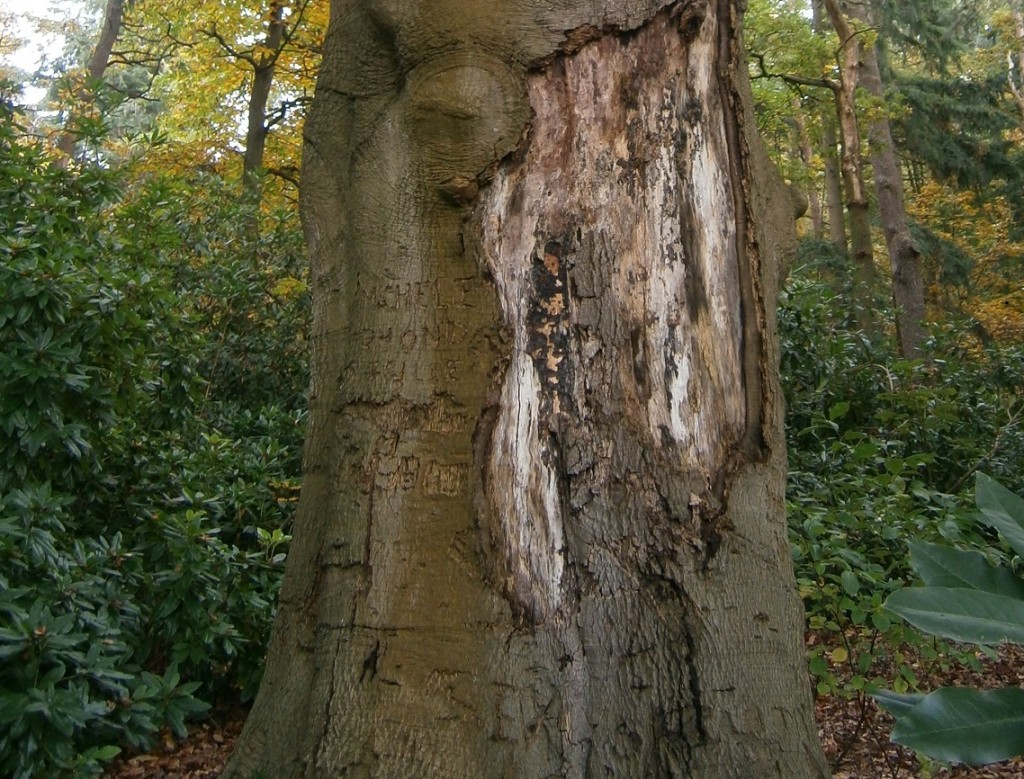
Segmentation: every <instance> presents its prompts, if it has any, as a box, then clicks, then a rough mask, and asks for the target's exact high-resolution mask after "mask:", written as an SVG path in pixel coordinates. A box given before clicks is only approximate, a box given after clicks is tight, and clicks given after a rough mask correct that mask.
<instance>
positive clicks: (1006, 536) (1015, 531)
mask: <svg viewBox="0 0 1024 779" xmlns="http://www.w3.org/2000/svg"><path fill="white" fill-rule="evenodd" d="M975 485H976V487H975V493H974V500H975V501H976V502H977V504H978V509H979V510H980V511H981V520H982V522H984V523H985V524H986V525H989V526H991V527H994V528H995V529H996V530H998V531H999V535H1001V536H1002V537H1003V540H1004V541H1006V543H1008V544H1009V545H1010V546H1011V547H1012V548H1013V551H1015V552H1016V553H1017V554H1019V555H1020V556H1021V557H1024V499H1022V498H1020V497H1018V496H1017V495H1014V494H1013V493H1012V492H1010V491H1009V490H1008V489H1006V487H1004V486H1003V485H1002V484H1000V483H999V482H997V481H996V480H995V479H993V478H992V477H991V476H986V475H985V474H983V473H979V474H978V475H977V477H976V481H975Z"/></svg>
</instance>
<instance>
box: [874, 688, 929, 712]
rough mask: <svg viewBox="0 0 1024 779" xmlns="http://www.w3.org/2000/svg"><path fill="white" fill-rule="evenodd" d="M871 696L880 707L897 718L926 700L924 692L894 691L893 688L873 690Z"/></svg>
mask: <svg viewBox="0 0 1024 779" xmlns="http://www.w3.org/2000/svg"><path fill="white" fill-rule="evenodd" d="M871 697H872V698H874V699H875V703H877V704H878V705H879V707H880V708H882V709H885V710H886V711H887V712H889V713H890V714H892V716H894V717H895V718H896V719H899V718H900V717H902V716H903V715H904V714H907V713H908V712H910V710H911V709H913V708H914V707H915V706H917V704H919V703H920V702H921V701H923V700H924V693H923V692H903V693H900V692H894V691H892V690H872V691H871Z"/></svg>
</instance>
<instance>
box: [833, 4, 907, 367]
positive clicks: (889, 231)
mask: <svg viewBox="0 0 1024 779" xmlns="http://www.w3.org/2000/svg"><path fill="white" fill-rule="evenodd" d="M849 13H850V16H851V18H853V19H856V20H858V21H860V22H862V23H863V24H864V25H869V24H870V20H869V19H868V14H867V9H866V7H865V6H863V5H859V4H856V3H851V4H850V11H849ZM860 84H861V86H863V87H864V89H865V90H866V91H867V92H868V94H870V95H871V96H872V97H874V98H875V99H876V100H878V101H879V103H884V101H885V85H884V84H883V83H882V75H881V71H880V69H879V65H878V48H877V45H876V46H865V47H861V68H860ZM868 144H869V148H870V150H871V167H872V169H873V171H874V179H875V197H876V198H877V199H878V215H879V219H880V221H881V223H882V232H883V233H884V235H885V245H886V248H887V249H888V251H889V263H890V267H891V268H892V299H893V304H894V305H895V307H896V333H897V335H898V337H899V342H900V352H901V353H902V355H903V356H904V357H905V358H907V359H908V360H912V359H916V358H919V357H921V356H922V352H921V345H922V344H923V342H924V336H925V331H924V321H925V305H924V279H923V278H922V277H921V256H920V253H919V252H918V250H917V246H916V245H915V243H914V239H913V238H912V237H911V235H910V229H909V227H908V226H907V209H906V205H905V202H904V198H903V175H902V172H901V169H900V161H899V158H898V157H897V156H896V144H895V143H894V142H893V140H892V131H891V130H890V127H889V119H888V117H886V115H885V112H884V111H881V110H879V111H875V112H873V115H872V117H871V118H870V119H869V120H868Z"/></svg>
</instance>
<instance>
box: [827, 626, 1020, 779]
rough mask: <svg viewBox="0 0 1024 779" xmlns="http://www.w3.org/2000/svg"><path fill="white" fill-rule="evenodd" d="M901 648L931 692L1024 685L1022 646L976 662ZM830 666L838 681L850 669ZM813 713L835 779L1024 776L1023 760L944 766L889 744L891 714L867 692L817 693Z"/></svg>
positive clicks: (979, 657) (980, 655) (1008, 647)
mask: <svg viewBox="0 0 1024 779" xmlns="http://www.w3.org/2000/svg"><path fill="white" fill-rule="evenodd" d="M818 638H819V637H818V636H816V635H814V634H810V635H809V636H808V644H809V645H814V644H817V643H819V641H818ZM903 649H904V652H905V654H906V655H907V657H906V661H905V662H906V664H907V665H909V666H910V667H911V668H913V669H914V672H915V673H916V675H917V678H918V680H919V682H920V685H921V689H927V690H932V689H937V688H939V687H943V686H948V685H963V686H971V687H978V688H983V689H990V688H1000V687H1009V686H1019V685H1022V684H1024V648H1022V647H1019V646H1015V645H1010V644H1008V645H1005V646H1003V647H1000V648H999V649H998V651H995V652H993V655H992V656H988V655H986V654H983V653H981V652H979V653H978V654H977V660H978V663H977V664H976V665H975V664H973V663H972V664H969V665H968V664H959V663H946V662H941V661H939V660H929V659H926V658H924V657H922V656H920V655H919V654H918V653H917V651H916V648H915V647H913V646H909V647H904V648H903ZM972 666H973V667H972ZM832 670H833V672H834V673H835V675H836V676H837V677H839V678H840V679H843V678H845V677H846V676H849V675H850V674H851V673H852V671H850V670H849V665H848V664H845V663H844V664H837V665H835V666H834V668H833V669H832ZM883 672H884V670H883ZM893 675H895V674H893ZM843 686H844V685H842V684H840V685H839V687H843ZM815 717H816V718H817V721H818V735H819V737H820V738H821V742H822V745H823V747H824V749H825V754H826V756H827V757H828V760H829V763H830V765H831V766H832V770H833V776H834V777H837V779H912V778H916V777H950V778H952V777H955V778H956V779H961V778H964V779H966V777H972V778H973V779H989V778H990V777H1020V776H1024V759H1017V760H1010V761H1005V762H1002V763H994V764H992V765H988V766H981V767H979V766H962V765H959V766H944V765H941V764H939V763H936V762H934V761H931V760H929V759H928V758H925V757H922V756H919V755H917V754H915V753H914V751H913V750H910V749H907V748H905V747H902V746H900V745H899V744H894V743H892V742H890V741H889V734H890V733H891V732H892V727H893V718H892V717H891V716H889V715H888V714H886V713H885V712H884V711H882V710H880V709H879V708H878V706H876V705H875V702H874V701H873V700H872V699H871V697H870V696H869V695H866V694H858V695H854V696H852V697H847V696H844V695H842V694H831V695H822V696H818V697H817V699H816V701H815Z"/></svg>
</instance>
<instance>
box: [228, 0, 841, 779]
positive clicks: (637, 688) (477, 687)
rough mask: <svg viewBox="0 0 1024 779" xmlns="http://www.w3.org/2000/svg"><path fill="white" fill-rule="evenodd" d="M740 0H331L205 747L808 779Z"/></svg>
mask: <svg viewBox="0 0 1024 779" xmlns="http://www.w3.org/2000/svg"><path fill="white" fill-rule="evenodd" d="M737 27H738V18H737V11H736V7H735V4H734V3H730V2H724V1H723V2H709V3H696V2H690V3H679V4H665V3H662V2H623V0H619V2H603V3H601V2H597V3H595V2H569V3H559V4H551V3H547V2H540V0H531V1H527V0H522V1H520V2H506V3H494V2H487V3H485V2H467V1H466V0H459V1H458V2H456V1H455V0H448V1H445V0H438V1H437V2H433V3H430V4H427V3H405V2H397V0H395V1H392V2H384V1H378V2H370V3H367V2H355V1H354V0H349V1H348V2H335V4H334V6H333V9H332V19H331V25H330V31H329V33H328V38H327V42H326V48H325V58H324V66H323V71H322V74H321V77H320V81H319V84H318V93H317V98H316V102H315V106H314V111H313V113H312V115H311V116H310V118H309V122H308V125H307V131H306V136H307V145H306V156H305V160H304V172H303V181H302V188H301V191H302V198H303V208H304V217H305V224H306V228H307V236H308V238H309V242H310V247H311V256H312V283H313V287H314V301H315V306H314V308H315V324H314V338H313V384H312V400H311V417H310V424H311V429H310V433H309V439H308V443H307V450H306V474H305V479H304V483H303V493H302V501H301V506H300V511H299V516H298V519H297V523H296V528H295V541H294V544H293V548H292V551H291V553H290V559H289V563H288V572H287V575H286V579H285V584H284V587H283V591H282V595H281V601H280V604H279V609H278V619H277V626H276V628H275V632H274V635H273V637H272V643H271V649H270V656H269V659H268V667H267V672H266V676H265V679H264V683H263V686H262V688H261V690H260V694H259V696H258V699H257V702H256V705H255V707H254V710H253V712H252V714H251V716H250V719H249V721H248V722H247V724H246V728H245V732H244V733H243V736H242V738H241V740H240V741H239V744H238V746H237V748H236V751H235V754H234V755H233V757H232V761H231V764H230V766H229V769H228V772H227V776H229V777H248V776H250V775H252V774H253V773H255V772H263V774H264V775H265V776H268V777H270V776H272V777H282V778H286V779H287V778H288V777H310V778H312V777H317V778H318V779H319V778H321V777H335V776H338V777H341V776H345V777H348V776H352V777H370V776H380V777H413V776H415V777H459V778H460V779H461V778H462V777H470V776H472V777H531V778H532V777H549V776H550V777H590V776H622V777H633V776H635V777H663V776H664V777H669V776H673V777H674V776H679V777H682V776H697V777H733V776H735V777H751V776H757V777H769V776H770V777H787V779H789V778H794V777H796V778H798V777H824V776H827V775H828V772H827V769H826V767H825V765H824V761H823V758H822V755H821V752H820V747H819V745H818V743H817V739H816V733H815V729H814V725H813V721H812V717H811V709H810V695H809V685H808V679H807V674H806V669H805V664H804V656H803V642H802V613H801V609H800V604H799V602H798V600H797V598H796V596H795V591H794V583H793V579H792V573H791V570H790V568H789V565H790V564H789V553H788V544H787V540H786V530H785V523H784V518H783V499H782V490H783V485H784V472H785V464H784V451H783V444H782V439H781V435H780V424H781V416H780V408H779V393H778V387H777V376H776V371H777V369H776V357H777V355H776V348H777V347H776V342H775V336H774V310H773V306H774V301H775V295H776V292H777V289H776V285H777V278H776V268H777V267H778V260H779V257H778V252H780V251H782V247H781V246H780V244H779V242H778V241H777V240H776V237H777V236H775V235H774V234H773V233H772V231H770V230H769V229H768V226H769V225H775V224H781V225H786V224H787V223H789V227H791V220H792V213H791V201H790V198H789V197H788V196H787V195H785V194H784V191H783V190H782V188H781V184H780V182H779V181H778V180H777V178H776V177H774V175H773V173H771V172H770V171H769V170H768V167H767V164H766V163H765V162H764V157H763V153H762V152H761V151H760V148H759V147H758V146H757V144H756V141H755V140H754V139H753V138H752V137H751V136H750V134H749V132H748V129H747V128H750V127H753V121H752V120H751V119H750V118H749V117H748V115H747V113H746V111H747V108H746V106H747V103H746V97H745V95H746V89H747V87H746V84H745V82H744V81H743V79H744V78H745V71H744V66H743V65H742V63H741V60H740V56H741V54H740V52H741V46H740V43H739V41H738V38H737V35H738V33H737Z"/></svg>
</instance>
